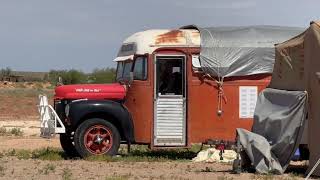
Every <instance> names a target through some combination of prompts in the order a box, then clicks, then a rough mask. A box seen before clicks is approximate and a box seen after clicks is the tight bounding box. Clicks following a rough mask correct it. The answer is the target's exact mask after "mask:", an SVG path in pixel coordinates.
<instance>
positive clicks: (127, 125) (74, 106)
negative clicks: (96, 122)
mask: <svg viewBox="0 0 320 180" xmlns="http://www.w3.org/2000/svg"><path fill="white" fill-rule="evenodd" d="M69 106H70V111H69V116H68V118H69V120H70V123H71V127H72V128H73V129H74V130H75V129H76V128H77V127H78V126H79V125H80V124H81V123H83V122H84V121H86V120H88V119H91V118H100V119H104V120H106V121H108V122H110V123H112V124H113V125H114V126H115V127H116V128H117V129H118V131H119V133H120V136H121V139H122V140H125V141H127V142H129V143H133V142H134V141H135V139H134V126H133V121H132V118H131V114H130V113H129V111H128V110H127V109H126V108H125V107H124V106H123V105H122V104H121V103H119V102H115V101H111V100H85V101H76V102H73V103H70V104H69Z"/></svg>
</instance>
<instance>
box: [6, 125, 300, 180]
mask: <svg viewBox="0 0 320 180" xmlns="http://www.w3.org/2000/svg"><path fill="white" fill-rule="evenodd" d="M1 123H4V122H1ZM16 123H17V124H19V125H20V124H21V122H19V121H16ZM36 123H37V121H25V122H23V124H24V125H23V126H24V129H28V127H32V128H30V129H31V130H33V131H31V130H30V129H29V131H28V134H24V135H23V136H21V137H14V136H0V152H8V151H10V150H12V149H15V150H36V149H41V148H47V147H52V148H59V149H60V148H61V147H60V144H59V140H58V138H57V137H56V138H53V139H42V138H40V137H39V136H38V131H39V129H38V128H35V127H34V125H35V124H36ZM8 124H11V126H13V125H14V122H12V121H10V122H8ZM34 134H37V135H34ZM231 169H232V166H231V165H229V164H219V163H204V162H201V163H195V162H192V161H191V160H190V161H165V162H130V161H129V162H127V161H125V162H121V161H120V162H104V161H94V162H92V161H88V160H80V159H78V160H57V161H45V160H39V159H19V158H17V157H15V156H3V157H2V158H0V179H45V180H49V179H55V180H56V179H221V180H222V179H224V180H227V179H228V180H231V179H243V180H247V179H302V176H301V175H300V176H297V175H295V174H292V173H288V174H285V175H282V176H276V175H255V174H252V173H242V174H240V175H236V174H232V173H231V172H230V170H231Z"/></svg>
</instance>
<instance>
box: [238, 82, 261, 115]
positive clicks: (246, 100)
mask: <svg viewBox="0 0 320 180" xmlns="http://www.w3.org/2000/svg"><path fill="white" fill-rule="evenodd" d="M257 96H258V87H257V86H240V87H239V117H240V118H253V114H254V109H255V108H256V103H257Z"/></svg>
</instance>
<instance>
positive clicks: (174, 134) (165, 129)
mask: <svg viewBox="0 0 320 180" xmlns="http://www.w3.org/2000/svg"><path fill="white" fill-rule="evenodd" d="M156 113H157V114H156V125H155V128H156V129H155V133H156V134H155V135H156V139H155V140H156V141H155V145H184V143H185V142H184V139H185V138H184V136H185V133H184V132H185V128H184V122H185V120H184V100H183V98H182V97H168V98H165V97H161V98H158V99H157V107H156Z"/></svg>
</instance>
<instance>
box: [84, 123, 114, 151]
mask: <svg viewBox="0 0 320 180" xmlns="http://www.w3.org/2000/svg"><path fill="white" fill-rule="evenodd" d="M112 144H113V142H112V133H111V130H110V129H109V128H107V127H106V126H103V125H95V126H92V127H90V128H89V129H88V130H87V131H86V132H85V134H84V145H85V147H86V148H87V150H88V151H90V153H92V154H95V155H98V154H104V153H106V152H108V151H109V150H110V149H111V147H112Z"/></svg>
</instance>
